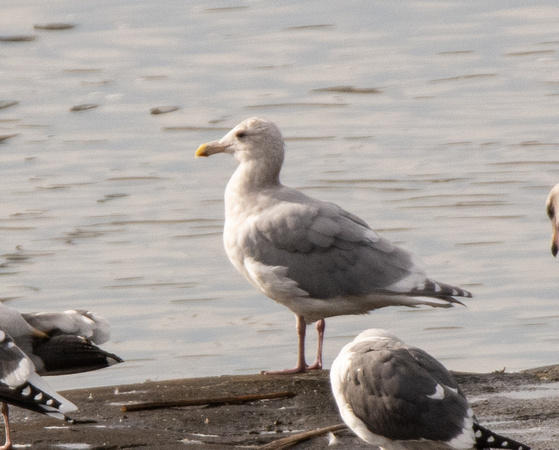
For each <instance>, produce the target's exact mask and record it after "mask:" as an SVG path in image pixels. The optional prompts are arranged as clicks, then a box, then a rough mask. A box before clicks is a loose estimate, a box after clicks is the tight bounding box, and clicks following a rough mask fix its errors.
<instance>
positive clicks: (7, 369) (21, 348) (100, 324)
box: [0, 303, 122, 449]
mask: <svg viewBox="0 0 559 450" xmlns="http://www.w3.org/2000/svg"><path fill="white" fill-rule="evenodd" d="M109 333H110V331H109V324H108V322H107V321H106V320H105V319H103V318H102V317H99V316H97V315H96V314H93V313H91V312H89V311H75V310H69V311H64V312H60V313H52V312H39V313H27V314H21V313H19V312H18V311H16V310H15V309H13V308H10V307H8V306H6V305H4V304H2V303H0V402H2V415H3V417H4V424H5V428H6V443H5V444H4V446H2V447H0V449H10V448H12V441H11V436H10V422H9V407H8V404H12V405H16V406H19V407H21V408H25V409H29V410H31V411H36V412H39V413H43V414H48V415H50V416H53V417H57V418H59V419H63V418H64V417H65V414H66V413H68V412H70V411H75V410H76V409H77V407H76V405H74V404H73V403H72V402H70V401H69V400H67V399H65V398H64V397H63V396H61V395H60V394H58V393H57V392H56V391H55V390H54V389H53V388H51V387H50V386H49V385H48V383H47V382H46V381H45V380H44V379H43V378H41V375H61V374H70V373H78V372H86V371H89V370H96V369H101V368H103V367H107V366H109V365H112V364H116V363H119V362H122V359H120V358H119V357H118V356H116V355H113V354H111V353H108V352H106V351H104V350H101V349H100V348H98V347H97V346H95V345H93V344H92V341H93V342H95V343H97V344H102V343H103V342H105V341H107V340H108V339H109Z"/></svg>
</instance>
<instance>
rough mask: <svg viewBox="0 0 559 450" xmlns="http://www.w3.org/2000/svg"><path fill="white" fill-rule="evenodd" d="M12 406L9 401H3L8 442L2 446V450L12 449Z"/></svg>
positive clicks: (0, 448)
mask: <svg viewBox="0 0 559 450" xmlns="http://www.w3.org/2000/svg"><path fill="white" fill-rule="evenodd" d="M9 408H10V407H9V406H8V404H7V403H4V402H2V416H3V417H4V427H5V429H6V443H5V444H4V445H3V446H2V447H0V450H11V448H12V436H11V434H10V409H9Z"/></svg>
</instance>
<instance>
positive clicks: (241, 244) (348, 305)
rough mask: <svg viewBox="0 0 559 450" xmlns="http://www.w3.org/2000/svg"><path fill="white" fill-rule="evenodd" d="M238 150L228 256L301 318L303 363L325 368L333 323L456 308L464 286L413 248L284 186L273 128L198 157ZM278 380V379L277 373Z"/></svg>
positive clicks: (242, 132) (257, 123) (253, 124)
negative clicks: (427, 264) (404, 309)
mask: <svg viewBox="0 0 559 450" xmlns="http://www.w3.org/2000/svg"><path fill="white" fill-rule="evenodd" d="M216 153H229V154H231V155H233V156H234V157H235V159H236V160H237V161H238V163H239V166H238V167H237V170H236V171H235V173H234V174H233V176H232V177H231V180H229V183H228V184H227V188H226V190H225V227H224V230H223V240H224V245H225V250H226V252H227V255H228V256H229V259H230V260H231V262H232V264H233V265H234V266H235V268H236V269H237V270H238V271H239V272H240V273H241V274H242V275H243V276H244V277H245V278H246V279H247V280H248V281H250V283H252V285H253V286H255V287H256V288H257V289H259V290H260V291H262V292H263V293H264V294H266V295H267V296H268V297H270V298H271V299H273V300H275V301H276V302H278V303H280V304H282V305H284V306H286V307H287V308H289V309H290V310H291V311H293V313H295V316H296V318H297V333H298V337H299V356H298V360H297V366H296V367H295V368H294V369H287V370H285V371H281V373H296V372H304V371H305V370H310V369H320V368H322V341H323V337H324V326H325V323H324V319H325V318H326V317H332V316H339V315H345V314H364V313H366V312H368V311H371V310H373V309H377V308H382V307H385V306H393V305H403V306H417V305H430V306H443V307H445V306H451V304H452V303H461V302H460V301H458V300H456V299H455V298H454V297H455V296H456V297H471V294H470V293H469V292H467V291H464V290H462V289H459V288H456V287H453V286H449V285H447V284H443V283H438V282H436V281H433V280H430V279H428V278H427V276H426V274H425V272H424V270H423V269H422V267H421V265H420V264H419V262H418V261H417V260H416V259H415V258H414V257H413V255H412V254H411V253H409V252H408V251H406V250H404V249H402V248H400V247H397V246H396V245H394V244H392V243H391V242H390V241H388V240H386V239H383V238H381V237H379V236H378V235H377V234H376V233H375V232H374V231H373V230H371V229H370V228H369V226H368V225H367V224H366V223H365V222H364V221H363V220H361V219H360V218H359V217H357V216H354V215H353V214H351V213H349V212H347V211H345V210H343V209H342V208H340V207H339V206H337V205H335V204H333V203H328V202H323V201H320V200H317V199H315V198H312V197H309V196H307V195H305V194H303V193H301V192H299V191H297V190H295V189H291V188H289V187H287V186H284V185H282V184H281V183H280V177H279V175H280V170H281V166H282V164H283V158H284V142H283V138H282V136H281V133H280V131H279V130H278V128H277V127H276V126H275V125H274V124H273V123H272V122H269V121H266V120H262V119H258V118H252V119H247V120H245V121H244V122H242V123H240V124H239V125H237V126H236V127H235V128H233V129H232V130H231V131H230V132H229V133H227V134H226V135H225V136H224V137H223V138H221V139H220V140H219V141H213V142H209V143H207V144H203V145H202V146H200V148H198V150H197V151H196V156H211V155H214V154H216ZM315 321H316V322H317V324H316V329H317V331H318V345H317V355H316V361H315V362H314V363H313V364H312V365H310V366H307V365H306V362H305V330H306V326H307V324H308V323H312V322H315ZM276 373H278V372H276Z"/></svg>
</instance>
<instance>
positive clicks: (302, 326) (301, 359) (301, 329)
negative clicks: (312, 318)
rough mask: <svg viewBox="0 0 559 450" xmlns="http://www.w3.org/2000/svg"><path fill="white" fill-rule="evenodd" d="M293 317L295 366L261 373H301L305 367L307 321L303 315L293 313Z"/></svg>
mask: <svg viewBox="0 0 559 450" xmlns="http://www.w3.org/2000/svg"><path fill="white" fill-rule="evenodd" d="M295 318H296V320H297V325H296V326H297V336H298V339H299V352H298V356H297V366H296V367H294V368H293V369H285V370H272V371H265V372H263V373H265V374H267V375H287V374H290V373H303V372H304V371H305V370H306V369H307V363H306V362H305V334H306V331H307V322H305V318H304V317H303V316H299V315H295ZM317 326H318V324H317ZM321 345H322V344H321Z"/></svg>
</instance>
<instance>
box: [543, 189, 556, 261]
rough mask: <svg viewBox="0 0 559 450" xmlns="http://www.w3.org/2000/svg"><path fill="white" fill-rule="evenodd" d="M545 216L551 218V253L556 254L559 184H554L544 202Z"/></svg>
mask: <svg viewBox="0 0 559 450" xmlns="http://www.w3.org/2000/svg"><path fill="white" fill-rule="evenodd" d="M545 210H546V211H547V216H548V217H549V220H551V254H552V255H553V256H557V251H559V184H556V185H555V186H554V187H553V189H551V192H550V193H549V196H548V197H547V202H546V203H545Z"/></svg>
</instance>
